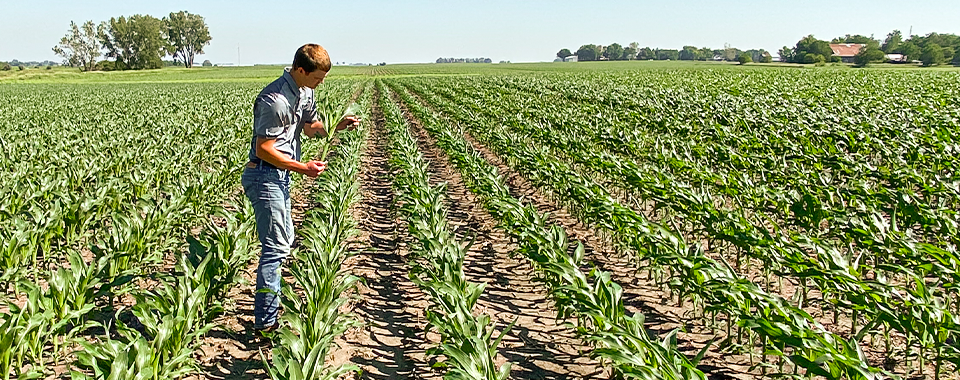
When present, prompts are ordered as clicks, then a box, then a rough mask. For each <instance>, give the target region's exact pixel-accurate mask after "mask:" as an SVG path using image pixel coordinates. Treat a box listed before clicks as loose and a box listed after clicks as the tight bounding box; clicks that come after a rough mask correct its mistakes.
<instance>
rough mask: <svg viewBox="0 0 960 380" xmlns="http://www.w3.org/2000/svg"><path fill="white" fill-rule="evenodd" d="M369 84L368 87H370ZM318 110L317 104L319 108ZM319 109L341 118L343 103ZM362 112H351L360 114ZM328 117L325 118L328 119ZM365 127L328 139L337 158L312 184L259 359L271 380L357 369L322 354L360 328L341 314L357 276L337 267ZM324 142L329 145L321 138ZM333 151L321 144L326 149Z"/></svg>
mask: <svg viewBox="0 0 960 380" xmlns="http://www.w3.org/2000/svg"><path fill="white" fill-rule="evenodd" d="M368 87H369V86H368ZM366 92H367V93H368V94H367V96H361V98H360V99H361V101H360V105H359V108H360V109H361V110H368V109H369V101H370V99H371V96H370V94H369V88H368V89H367V91H366ZM321 105H322V107H321ZM318 108H329V109H331V111H329V112H328V113H329V114H330V115H333V114H339V115H342V114H343V108H344V103H343V102H338V101H336V100H332V99H331V100H326V101H318ZM365 115H366V112H365V111H364V112H362V113H361V114H359V115H357V116H360V117H362V118H363V117H365ZM334 118H335V116H334V117H330V116H329V115H327V116H326V117H325V119H326V120H327V123H325V125H332V124H329V121H330V120H332V119H334ZM368 135H369V128H368V127H366V126H363V125H362V126H361V127H360V128H358V129H356V130H353V131H345V132H339V133H335V134H331V137H336V138H337V140H338V144H337V145H336V152H337V155H336V157H335V158H334V159H333V160H330V161H328V163H327V169H326V170H325V171H324V172H323V174H322V175H321V176H320V177H318V178H317V179H316V180H315V183H314V185H315V187H314V188H313V189H305V190H306V191H311V190H312V197H313V201H314V203H315V204H317V205H319V207H315V208H313V209H311V210H309V211H308V212H307V214H306V216H305V217H304V222H303V227H302V228H301V229H300V230H299V231H298V233H299V234H300V236H301V237H302V244H301V248H299V249H297V250H295V251H294V252H293V254H292V258H293V260H292V262H291V263H290V273H291V274H292V275H293V277H294V279H295V281H296V282H295V284H284V285H283V287H282V290H281V293H282V298H281V300H282V301H281V302H282V305H283V310H284V312H283V314H282V316H281V317H280V321H281V327H280V328H279V329H278V330H277V331H276V332H275V333H273V341H274V347H273V349H272V361H268V360H267V358H266V357H264V358H263V360H264V365H265V367H266V368H267V371H268V373H269V374H270V376H271V378H273V379H275V380H321V379H336V378H338V377H339V376H341V375H343V374H344V373H348V372H351V371H354V372H359V371H360V368H359V367H357V366H356V365H352V364H350V365H340V366H333V365H332V364H328V359H329V358H328V355H329V353H330V350H331V348H332V346H333V341H334V339H336V338H337V337H339V336H340V335H342V334H343V333H344V332H345V331H346V330H347V329H349V328H351V327H354V326H358V325H359V323H358V321H357V320H356V319H354V318H353V317H352V316H351V315H348V314H344V312H343V311H342V310H341V309H342V307H343V305H344V304H345V303H346V302H347V300H348V299H349V297H348V295H347V292H348V291H349V290H350V289H353V288H354V285H355V284H356V283H357V281H359V280H360V278H359V277H356V276H354V275H351V274H349V273H348V272H347V270H346V269H345V268H343V262H344V260H346V259H347V257H349V255H350V252H349V251H348V249H347V243H348V242H349V240H350V239H351V238H352V237H354V236H355V235H356V234H357V233H358V229H357V221H356V220H354V219H353V217H352V215H351V213H350V209H351V207H352V206H353V205H355V204H356V203H357V202H358V201H359V200H360V183H359V173H360V157H361V155H362V153H363V150H364V147H365V145H366V139H367V136H368ZM323 142H324V143H327V144H330V143H333V139H332V138H331V139H325V140H324V141H323ZM332 148H333V147H323V148H322V150H324V151H329V150H330V149H332Z"/></svg>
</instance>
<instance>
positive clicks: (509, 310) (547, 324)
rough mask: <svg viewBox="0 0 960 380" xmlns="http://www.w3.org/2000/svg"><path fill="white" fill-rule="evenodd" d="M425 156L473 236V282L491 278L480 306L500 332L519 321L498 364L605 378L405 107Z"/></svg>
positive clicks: (527, 375) (525, 373) (453, 213)
mask: <svg viewBox="0 0 960 380" xmlns="http://www.w3.org/2000/svg"><path fill="white" fill-rule="evenodd" d="M402 108H403V109H404V114H405V116H406V118H407V120H408V122H409V123H410V125H411V131H412V133H413V136H414V137H415V138H416V140H417V145H418V146H419V147H420V150H421V152H422V153H423V154H424V158H425V159H426V160H427V162H428V163H429V170H430V172H431V185H436V184H438V183H441V182H446V183H447V198H446V199H445V206H446V207H447V210H448V220H449V222H450V226H451V227H452V228H453V229H454V232H455V234H456V236H457V238H458V239H459V240H461V241H470V240H472V239H475V240H474V244H473V245H472V246H471V247H470V249H469V251H468V252H467V256H466V258H465V260H464V265H463V267H464V272H465V274H466V276H467V280H468V281H471V282H479V283H486V284H487V286H486V288H485V289H484V292H483V295H482V296H481V297H480V300H479V301H478V303H477V308H478V310H477V312H479V313H487V314H489V315H490V316H491V319H492V320H493V321H494V323H495V325H496V327H497V331H498V334H499V333H500V332H502V331H503V328H504V327H506V326H508V325H509V324H510V323H512V322H513V321H516V323H515V324H514V326H513V327H512V329H511V330H510V331H509V332H508V333H507V335H506V337H505V338H504V339H503V341H502V342H501V344H500V347H498V353H499V355H498V356H499V357H500V358H499V360H498V364H503V363H504V362H506V361H509V362H512V363H514V365H513V366H512V370H511V373H510V377H511V378H514V379H601V378H607V377H609V375H610V374H609V371H606V370H604V369H603V368H602V367H601V366H600V365H599V363H598V362H596V361H595V360H592V359H590V358H589V356H588V354H587V352H589V347H587V346H585V345H583V344H582V342H581V341H580V339H578V338H577V337H576V334H575V333H574V331H573V329H572V328H571V327H569V326H566V325H564V323H563V321H557V320H556V316H557V311H556V309H554V308H553V307H552V304H553V302H552V301H551V300H550V299H549V295H548V293H547V290H546V289H545V288H544V287H543V285H541V284H538V283H536V282H535V281H534V273H533V268H532V267H531V266H530V265H529V263H527V262H526V261H525V260H524V259H523V258H521V257H511V254H510V253H511V252H513V251H515V250H516V248H517V247H516V245H515V244H512V243H510V239H509V238H508V237H507V236H506V235H505V234H504V233H503V232H502V231H501V230H499V229H497V228H496V224H497V222H496V220H495V219H494V218H493V217H492V216H491V215H490V214H489V213H488V212H487V211H486V210H485V209H483V207H482V205H481V204H480V202H479V201H478V200H477V199H476V196H475V195H474V194H473V193H472V192H470V191H469V190H468V189H467V187H466V185H465V183H464V181H463V178H462V177H461V175H460V172H459V171H458V170H457V169H456V167H455V166H454V165H453V164H452V163H451V161H450V159H449V157H448V156H447V155H446V154H445V153H443V151H442V150H441V149H439V148H438V147H437V145H436V142H435V140H434V139H433V138H432V137H431V136H430V135H429V134H428V133H427V132H426V131H425V130H424V129H423V127H422V126H421V125H420V123H419V121H418V120H417V119H416V118H415V117H414V116H413V115H412V114H411V113H410V112H409V111H408V110H407V109H406V108H405V106H402Z"/></svg>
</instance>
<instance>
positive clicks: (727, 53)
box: [723, 44, 737, 61]
mask: <svg viewBox="0 0 960 380" xmlns="http://www.w3.org/2000/svg"><path fill="white" fill-rule="evenodd" d="M736 59H737V49H736V48H734V47H732V46H730V44H723V60H724V61H733V60H736Z"/></svg>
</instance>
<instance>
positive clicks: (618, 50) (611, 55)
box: [603, 42, 623, 61]
mask: <svg viewBox="0 0 960 380" xmlns="http://www.w3.org/2000/svg"><path fill="white" fill-rule="evenodd" d="M603 56H604V57H606V58H607V59H609V60H611V61H619V60H620V59H622V58H623V46H620V44H618V43H616V42H614V43H612V44H610V46H607V49H606V50H604V52H603Z"/></svg>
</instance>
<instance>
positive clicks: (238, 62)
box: [237, 44, 240, 66]
mask: <svg viewBox="0 0 960 380" xmlns="http://www.w3.org/2000/svg"><path fill="white" fill-rule="evenodd" d="M237 66H240V44H237Z"/></svg>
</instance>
